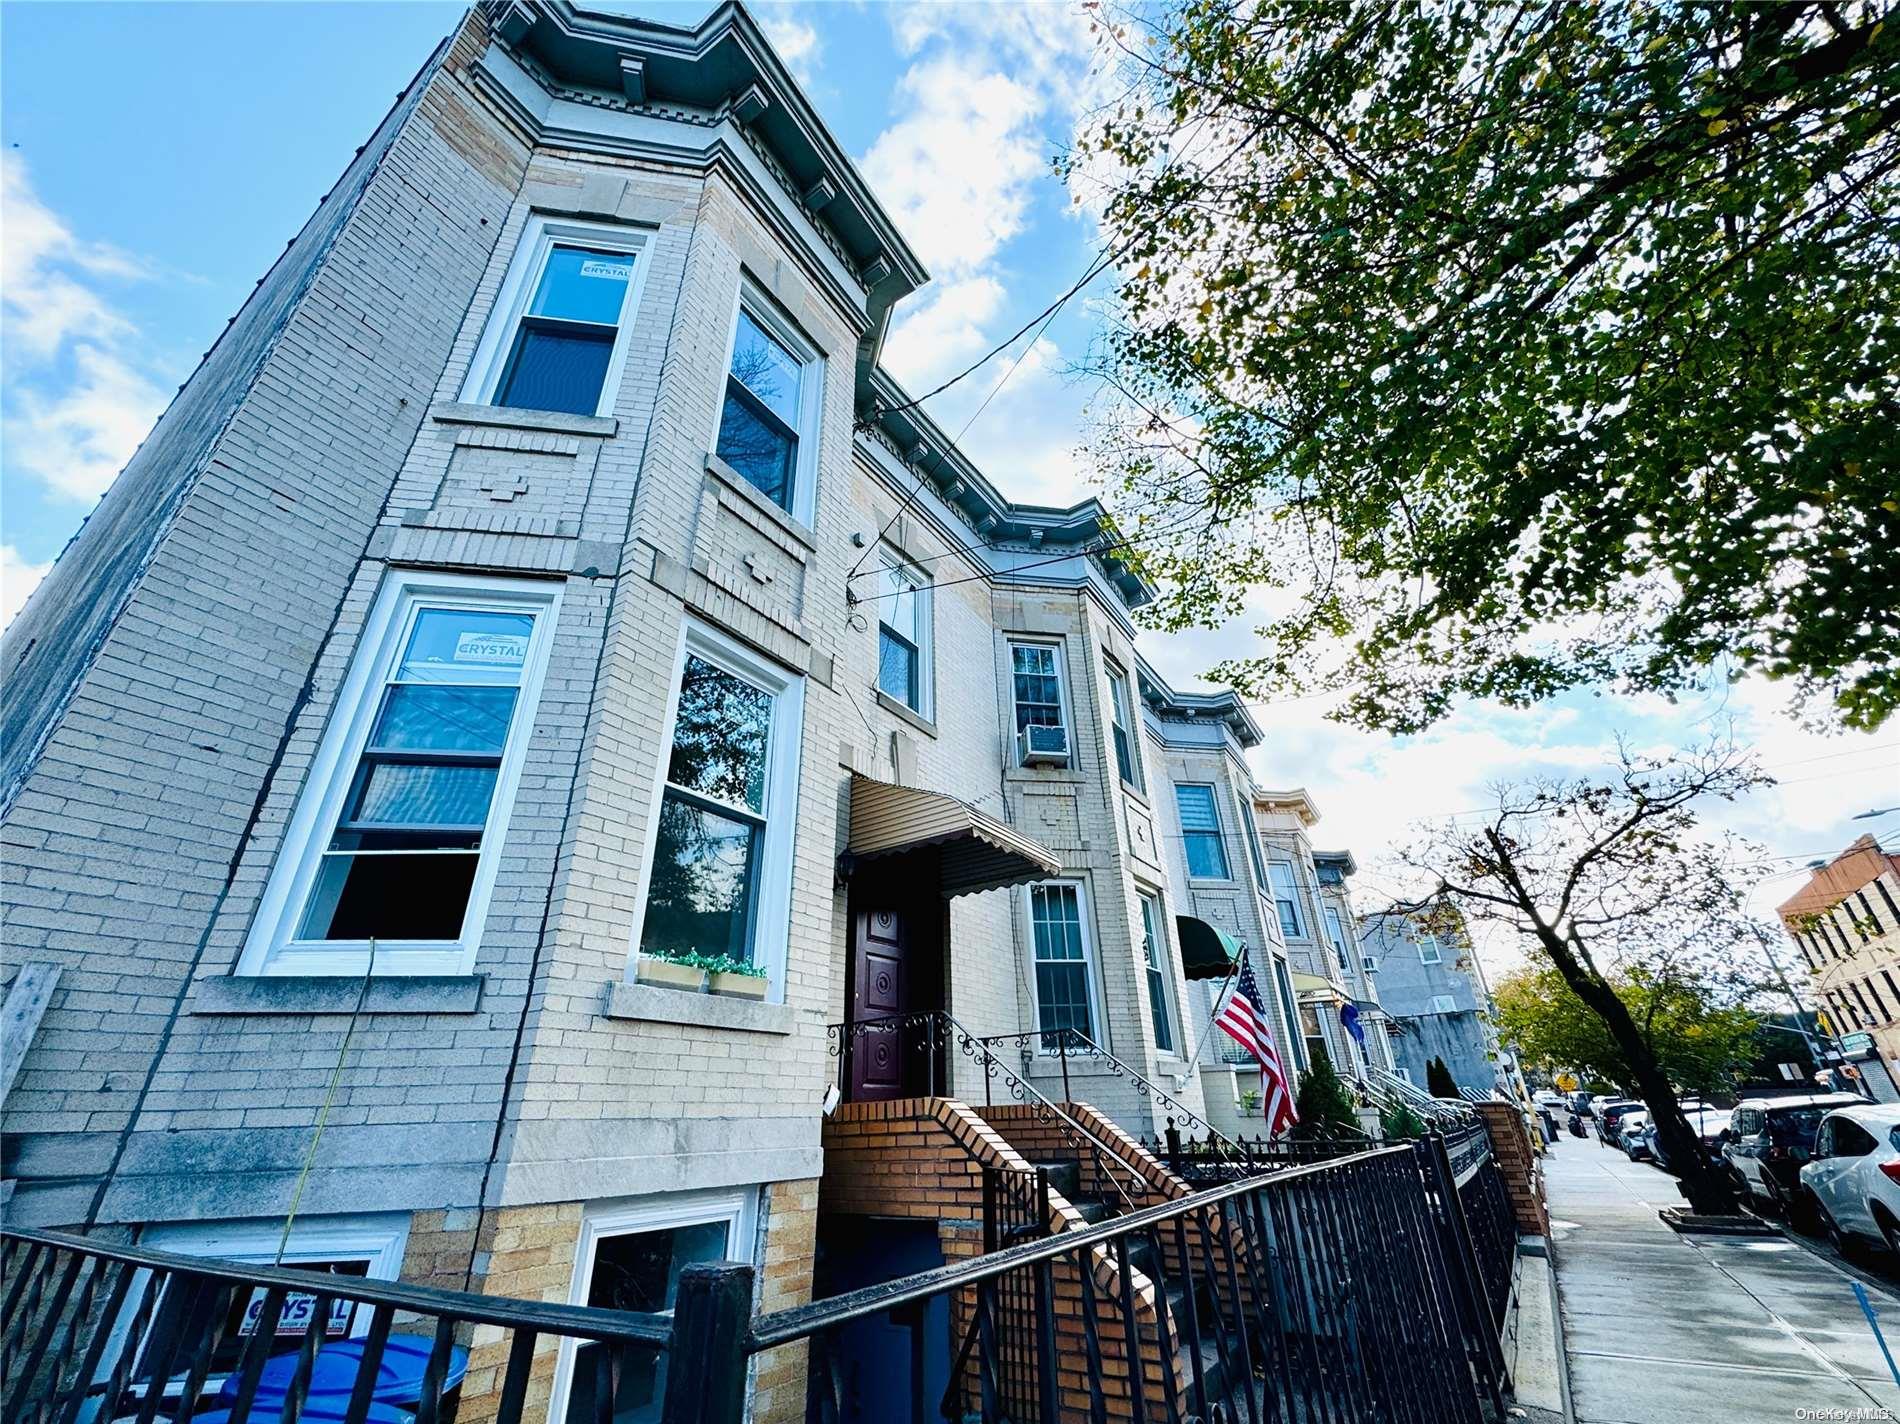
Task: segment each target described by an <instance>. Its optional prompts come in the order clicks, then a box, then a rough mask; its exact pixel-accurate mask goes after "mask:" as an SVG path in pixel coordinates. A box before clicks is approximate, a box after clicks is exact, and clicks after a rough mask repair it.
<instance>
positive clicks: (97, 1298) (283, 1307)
mask: <svg viewBox="0 0 1900 1424" xmlns="http://www.w3.org/2000/svg"><path fill="white" fill-rule="evenodd" d="M748 1274H749V1273H748ZM0 1279H4V1281H5V1283H6V1284H5V1296H4V1307H3V1310H4V1314H3V1315H0V1321H3V1323H0V1389H3V1390H4V1394H0V1417H3V1418H5V1419H6V1420H8V1421H9V1424H90V1421H94V1420H99V1421H107V1420H114V1421H116V1420H129V1421H133V1424H154V1421H156V1420H158V1419H159V1418H160V1417H161V1416H162V1417H163V1418H164V1419H165V1420H167V1421H170V1424H191V1420H192V1419H193V1418H200V1419H204V1420H206V1421H207V1422H208V1421H209V1420H211V1419H212V1418H213V1416H215V1418H216V1419H217V1420H218V1421H220V1422H221V1424H246V1421H247V1420H248V1421H257V1424H263V1421H266V1420H268V1421H270V1424H279V1421H281V1424H295V1421H296V1420H297V1419H298V1417H299V1416H307V1417H309V1418H312V1419H315V1418H318V1417H322V1418H324V1419H326V1420H341V1421H342V1424H393V1421H396V1420H397V1419H398V1418H403V1419H407V1420H413V1424H437V1421H438V1420H446V1419H448V1418H449V1417H451V1416H452V1415H453V1413H454V1411H455V1408H456V1406H457V1405H458V1404H459V1405H460V1407H461V1409H462V1410H463V1412H464V1414H465V1416H467V1415H468V1414H470V1413H471V1412H473V1411H471V1410H470V1404H471V1401H470V1400H469V1399H468V1398H467V1397H466V1396H467V1395H468V1393H469V1391H470V1388H471V1385H470V1381H471V1380H474V1381H476V1382H477V1386H476V1387H479V1388H482V1389H485V1390H487V1391H489V1392H491V1393H492V1394H493V1395H494V1398H493V1399H485V1400H484V1401H483V1404H482V1407H481V1409H480V1411H479V1415H478V1417H481V1418H483V1419H492V1420H494V1421H496V1424H518V1421H519V1420H520V1419H521V1416H522V1411H523V1407H524V1405H525V1403H526V1401H527V1398H528V1392H529V1381H530V1376H531V1373H532V1372H533V1370H534V1368H535V1356H536V1351H537V1348H538V1347H539V1346H541V1345H542V1344H543V1342H545V1341H550V1340H552V1341H560V1342H571V1344H568V1345H566V1346H564V1349H565V1353H566V1359H567V1372H568V1375H569V1377H570V1378H571V1379H572V1381H573V1384H572V1386H571V1388H570V1390H569V1398H570V1406H569V1415H568V1418H569V1419H570V1420H574V1419H579V1420H588V1421H592V1424H611V1421H612V1419H613V1417H614V1414H615V1413H616V1412H617V1410H616V1404H615V1397H616V1392H617V1391H618V1390H619V1389H620V1388H621V1386H622V1384H623V1382H629V1381H632V1380H634V1379H635V1378H638V1379H640V1380H643V1381H648V1382H652V1381H656V1380H658V1379H659V1378H660V1376H661V1371H660V1370H659V1368H658V1362H657V1360H656V1359H655V1356H656V1355H659V1354H662V1353H664V1352H666V1351H668V1350H670V1349H671V1348H672V1347H673V1344H674V1341H675V1338H676V1332H680V1331H682V1330H683V1331H684V1332H685V1334H686V1336H688V1337H691V1336H693V1335H695V1334H696V1333H697V1334H703V1333H704V1327H703V1323H702V1322H703V1318H704V1317H705V1316H706V1315H707V1313H708V1312H709V1311H711V1310H712V1309H713V1308H714V1307H715V1305H716V1302H714V1301H713V1300H712V1299H710V1298H709V1297H708V1296H707V1295H706V1293H705V1288H706V1284H707V1283H706V1282H705V1281H703V1280H699V1279H695V1280H694V1281H693V1282H691V1283H690V1284H689V1283H688V1282H686V1281H685V1280H682V1283H681V1293H680V1297H679V1309H678V1314H677V1317H673V1316H668V1315H657V1314H655V1315H642V1314H635V1313H631V1312H627V1311H615V1310H597V1309H590V1308H587V1307H584V1306H572V1305H552V1304H542V1303H540V1302H535V1301H525V1300H510V1299H506V1298H503V1297H498V1296H485V1295H473V1294H468V1293H464V1292H458V1291H446V1290H435V1289H431V1288H428V1287H423V1286H412V1285H402V1284H397V1283H394V1282H389V1281H374V1280H368V1279H365V1278H362V1277H357V1276H343V1275H330V1274H323V1273H319V1272H314V1271H300V1270H294V1269H284V1268H277V1267H272V1266H259V1265H246V1264H241V1263H237V1262H232V1261H220V1260H211V1259H203V1258H199V1257H193V1256H179V1255H174V1254H172V1253H170V1252H165V1251H152V1250H147V1249H145V1248H143V1247H137V1246H115V1245H109V1244H106V1243H104V1242H100V1241H95V1240H92V1239H90V1238H87V1237H80V1236H70V1235H64V1234H60V1233H55V1232H37V1231H9V1232H6V1233H4V1234H0ZM722 1288H724V1289H728V1290H729V1289H730V1286H729V1285H727V1286H724V1287H722ZM746 1299H747V1301H748V1302H749V1300H750V1295H749V1292H748V1294H747V1296H746ZM478 1327H488V1328H486V1329H482V1330H481V1332H480V1339H479V1341H478V1339H477V1330H478ZM636 1360H638V1368H634V1369H631V1370H630V1368H629V1366H630V1364H631V1363H632V1362H634V1361H636ZM681 1374H682V1372H681V1371H672V1372H670V1375H669V1377H668V1381H667V1386H666V1388H667V1392H668V1397H667V1399H666V1400H665V1401H664V1403H665V1407H666V1409H667V1413H666V1414H665V1418H666V1419H667V1420H668V1421H669V1424H671V1421H676V1420H677V1421H682V1424H683V1421H689V1420H697V1419H698V1418H699V1417H700V1415H699V1414H698V1413H697V1412H695V1411H696V1410H697V1409H698V1407H699V1402H700V1401H699V1400H698V1398H697V1396H701V1395H703V1394H704V1392H705V1391H706V1390H707V1389H708V1388H711V1389H712V1391H713V1393H714V1394H718V1393H719V1392H720V1390H721V1388H722V1386H721V1384H720V1383H718V1382H711V1383H709V1382H707V1381H703V1380H696V1379H695V1378H694V1377H693V1375H692V1373H691V1372H690V1371H686V1372H684V1374H685V1378H684V1379H682V1378H681ZM482 1381H487V1383H481V1382H482ZM725 1388H727V1392H728V1393H731V1392H733V1391H736V1392H737V1394H736V1397H737V1398H739V1399H740V1400H743V1391H744V1382H743V1379H741V1380H738V1381H734V1382H730V1384H729V1385H727V1386H725ZM674 1391H679V1392H681V1398H680V1399H679V1400H677V1401H675V1400H673V1399H672V1397H671V1396H672V1393H673V1392H674ZM689 1396H692V1397H689ZM653 1402H654V1403H655V1404H659V1403H662V1402H663V1401H661V1400H655V1401H653ZM624 1408H625V1403H624V1401H623V1402H622V1404H621V1406H620V1409H621V1411H624Z"/></svg>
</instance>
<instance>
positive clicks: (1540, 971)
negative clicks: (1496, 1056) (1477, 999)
mask: <svg viewBox="0 0 1900 1424" xmlns="http://www.w3.org/2000/svg"><path fill="white" fill-rule="evenodd" d="M1703 967H1704V966H1702V965H1701V964H1700V963H1699V962H1696V961H1682V960H1678V961H1676V962H1673V963H1665V964H1659V965H1653V966H1652V965H1645V964H1632V965H1619V966H1618V967H1617V968H1616V969H1614V970H1613V971H1612V973H1611V975H1610V978H1611V983H1612V986H1613V988H1614V989H1615V991H1616V994H1617V997H1618V998H1620V999H1622V1001H1623V1003H1624V1004H1625V1005H1626V1006H1627V1007H1628V1009H1629V1015H1630V1019H1631V1021H1632V1022H1633V1023H1634V1024H1635V1025H1636V1029H1637V1031H1638V1032H1639V1033H1640V1034H1641V1035H1642V1037H1643V1041H1644V1042H1645V1043H1646V1044H1647V1045H1648V1047H1649V1050H1650V1052H1651V1053H1653V1054H1654V1055H1655V1058H1656V1061H1657V1063H1658V1064H1659V1065H1660V1066H1661V1068H1662V1071H1663V1072H1664V1073H1666V1074H1667V1075H1668V1077H1669V1081H1670V1082H1672V1083H1674V1084H1675V1085H1676V1086H1677V1087H1678V1088H1680V1089H1682V1090H1683V1091H1684V1092H1688V1093H1702V1094H1719V1093H1723V1092H1727V1091H1730V1090H1732V1089H1733V1088H1734V1086H1735V1083H1736V1079H1737V1076H1738V1075H1740V1074H1745V1073H1746V1072H1747V1071H1748V1068H1749V1066H1750V1065H1751V1064H1752V1063H1753V1061H1754V1059H1755V1058H1756V1057H1757V1055H1758V1054H1759V1052H1760V1049H1761V1043H1760V1028H1761V1024H1762V1021H1763V1020H1762V1016H1761V1014H1760V1013H1759V1012H1758V1011H1757V1010H1755V1009H1754V1008H1752V1007H1750V1003H1751V1001H1752V1000H1753V999H1754V998H1755V993H1754V987H1755V986H1753V985H1752V984H1747V983H1742V984H1737V983H1735V982H1734V981H1733V980H1732V978H1731V977H1730V976H1727V975H1720V976H1717V975H1710V974H1707V973H1704V972H1701V971H1702V969H1703ZM1492 999H1493V1001H1494V1002H1495V1003H1496V1005H1497V1014H1498V1017H1497V1026H1498V1035H1499V1037H1501V1038H1502V1039H1503V1040H1504V1041H1505V1042H1506V1043H1508V1044H1509V1045H1511V1047H1513V1048H1514V1049H1516V1050H1517V1052H1518V1054H1519V1056H1520V1058H1521V1059H1522V1060H1523V1062H1524V1064H1525V1065H1526V1066H1527V1067H1537V1068H1545V1069H1558V1068H1568V1069H1571V1070H1573V1071H1575V1072H1577V1073H1578V1074H1580V1075H1582V1076H1583V1077H1585V1078H1590V1079H1599V1080H1607V1081H1609V1082H1612V1083H1614V1084H1615V1085H1616V1087H1617V1091H1619V1092H1621V1093H1624V1094H1636V1093H1637V1092H1638V1089H1637V1086H1636V1078H1635V1075H1634V1074H1633V1073H1632V1072H1631V1070H1630V1065H1629V1061H1628V1060H1627V1059H1626V1058H1625V1057H1624V1054H1623V1051H1622V1049H1621V1048H1620V1047H1618V1046H1617V1042H1616V1039H1615V1038H1614V1037H1613V1036H1612V1035H1611V1033H1610V1031H1609V1029H1608V1027H1607V1026H1606V1025H1605V1024H1604V1021H1603V1019H1602V1018H1601V1017H1600V1016H1599V1015H1598V1014H1596V1013H1595V1012H1594V1011H1593V1010H1592V1009H1591V1008H1590V1007H1589V1005H1587V1004H1585V1003H1584V1001H1583V1000H1582V999H1581V998H1579V997H1578V995H1577V993H1576V991H1575V990H1574V989H1572V988H1571V987H1570V986H1569V985H1568V984H1567V983H1565V982H1564V977H1563V975H1562V974H1560V973H1558V972H1557V970H1556V968H1555V967H1554V966H1552V965H1550V964H1549V963H1542V962H1540V963H1537V964H1532V965H1525V966H1524V967H1522V968H1520V969H1517V970H1515V971H1513V972H1512V973H1510V974H1507V975H1505V976H1504V977H1503V978H1502V979H1500V980H1499V981H1498V982H1497V984H1496V985H1495V986H1494V987H1493V989H1492Z"/></svg>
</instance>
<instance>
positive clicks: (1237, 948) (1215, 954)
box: [1174, 915, 1243, 979]
mask: <svg viewBox="0 0 1900 1424" xmlns="http://www.w3.org/2000/svg"><path fill="white" fill-rule="evenodd" d="M1174 932H1175V934H1176V935H1178V936H1179V937H1180V940H1181V974H1182V977H1184V978H1187V979H1225V978H1226V977H1227V976H1228V975H1229V974H1232V973H1233V972H1234V966H1235V965H1236V964H1238V963H1240V956H1241V954H1242V953H1243V950H1242V948H1241V943H1240V941H1239V940H1237V939H1235V938H1234V937H1233V936H1232V935H1230V934H1228V933H1227V931H1226V930H1223V929H1220V928H1218V927H1217V926H1214V925H1210V924H1209V923H1208V922H1207V921H1206V920H1202V919H1197V918H1196V917H1195V916H1193V915H1176V916H1175V917H1174Z"/></svg>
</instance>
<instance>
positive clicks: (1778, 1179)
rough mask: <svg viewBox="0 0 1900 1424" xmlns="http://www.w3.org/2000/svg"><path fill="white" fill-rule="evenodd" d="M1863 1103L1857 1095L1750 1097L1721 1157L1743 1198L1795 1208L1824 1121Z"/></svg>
mask: <svg viewBox="0 0 1900 1424" xmlns="http://www.w3.org/2000/svg"><path fill="white" fill-rule="evenodd" d="M1865 1101H1866V1099H1864V1098H1861V1097H1860V1096H1858V1095H1857V1094H1854V1093H1818V1094H1810V1095H1807V1096H1802V1097H1788V1098H1749V1099H1747V1100H1746V1101H1744V1102H1742V1103H1741V1104H1739V1105H1738V1106H1737V1107H1736V1109H1735V1120H1734V1121H1733V1123H1731V1124H1730V1127H1731V1129H1732V1134H1731V1137H1730V1139H1729V1142H1728V1144H1727V1146H1726V1147H1725V1148H1724V1149H1723V1152H1722V1155H1723V1158H1724V1159H1725V1160H1726V1161H1727V1162H1728V1165H1729V1170H1730V1171H1731V1172H1733V1173H1734V1174H1735V1179H1736V1182H1737V1183H1738V1184H1739V1185H1740V1187H1741V1190H1742V1194H1743V1195H1744V1196H1745V1197H1746V1198H1748V1199H1749V1200H1750V1201H1753V1202H1760V1203H1762V1204H1764V1205H1766V1206H1769V1207H1771V1208H1773V1209H1774V1210H1776V1211H1780V1212H1786V1211H1787V1210H1788V1209H1789V1208H1790V1207H1792V1206H1793V1205H1794V1202H1795V1196H1796V1192H1797V1191H1798V1189H1799V1187H1800V1185H1801V1166H1802V1164H1803V1163H1804V1162H1806V1161H1807V1160H1808V1155H1809V1153H1810V1152H1812V1151H1813V1149H1814V1134H1815V1133H1816V1132H1817V1131H1818V1130H1819V1129H1820V1126H1821V1119H1822V1118H1824V1117H1826V1116H1827V1114H1828V1112H1829V1111H1830V1110H1831V1109H1833V1108H1842V1107H1857V1106H1859V1105H1860V1104H1861V1103H1863V1102H1865Z"/></svg>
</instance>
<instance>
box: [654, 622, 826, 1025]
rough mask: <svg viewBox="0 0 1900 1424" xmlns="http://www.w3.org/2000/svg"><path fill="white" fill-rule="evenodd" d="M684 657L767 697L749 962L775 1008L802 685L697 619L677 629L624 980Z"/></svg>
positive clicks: (787, 919) (794, 819) (780, 986)
mask: <svg viewBox="0 0 1900 1424" xmlns="http://www.w3.org/2000/svg"><path fill="white" fill-rule="evenodd" d="M688 656H693V657H698V658H701V659H703V660H705V661H706V662H709V663H711V664H712V665H713V666H714V667H716V668H719V669H721V670H722V671H724V672H728V673H731V674H732V675H733V676H734V677H736V678H740V679H742V680H743V681H745V682H749V683H751V684H752V685H753V686H755V687H758V688H760V689H761V690H762V691H764V692H766V693H767V694H769V695H770V696H771V698H772V730H771V734H770V737H769V738H768V740H767V742H766V750H765V811H764V816H763V819H764V821H765V839H764V841H763V843H762V844H761V845H760V847H759V888H758V911H757V916H756V918H755V920H754V924H753V932H752V963H753V964H755V965H756V966H758V967H759V968H761V969H763V970H765V972H766V983H767V989H766V997H767V998H768V999H769V1000H770V1001H771V1002H773V1003H782V1002H783V1001H784V998H785V956H786V945H787V942H788V941H789V939H790V937H791V921H792V852H793V844H794V841H795V839H796V833H797V827H798V779H799V765H800V762H801V760H802V758H801V751H802V748H803V746H804V713H805V679H804V678H803V677H802V676H801V675H800V674H798V673H796V672H793V671H792V670H791V669H790V668H786V667H781V666H780V665H779V664H777V663H775V662H773V661H772V660H771V659H769V658H767V657H766V656H764V655H763V654H762V653H758V652H755V651H753V650H752V649H751V648H748V647H747V646H745V644H743V643H741V642H739V641H738V640H737V639H736V638H733V637H731V636H729V635H727V634H725V633H722V632H720V631H719V630H718V629H716V628H714V627H712V626H711V625H710V624H707V623H701V622H699V621H697V620H696V619H687V620H686V621H685V622H684V624H683V625H682V626H681V628H680V636H679V644H678V646H677V647H676V648H675V650H674V653H673V664H672V666H673V674H672V676H673V683H672V686H671V687H670V688H669V689H668V691H667V700H666V724H665V732H664V734H663V735H662V736H661V738H660V742H659V756H658V759H657V760H656V762H655V763H654V767H653V793H652V798H651V800H650V801H649V803H648V806H647V837H646V850H645V852H644V854H643V857H642V861H641V866H640V889H639V894H638V895H637V896H636V897H635V899H634V907H633V928H632V931H631V942H630V943H631V948H630V951H629V953H628V955H627V974H626V978H627V982H628V983H632V982H634V979H635V977H636V975H637V973H638V968H639V962H640V937H641V935H642V933H643V932H644V931H645V928H646V919H647V893H648V891H649V890H650V889H651V888H652V884H653V862H654V857H655V856H656V855H657V854H658V852H659V839H660V838H659V826H660V805H661V803H662V802H663V801H664V800H665V798H666V784H667V783H666V769H667V764H668V762H669V761H670V760H671V758H672V755H673V734H674V731H675V729H676V725H677V723H678V720H679V710H680V679H681V678H682V677H683V676H684V674H685V671H686V659H687V657H688Z"/></svg>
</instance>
